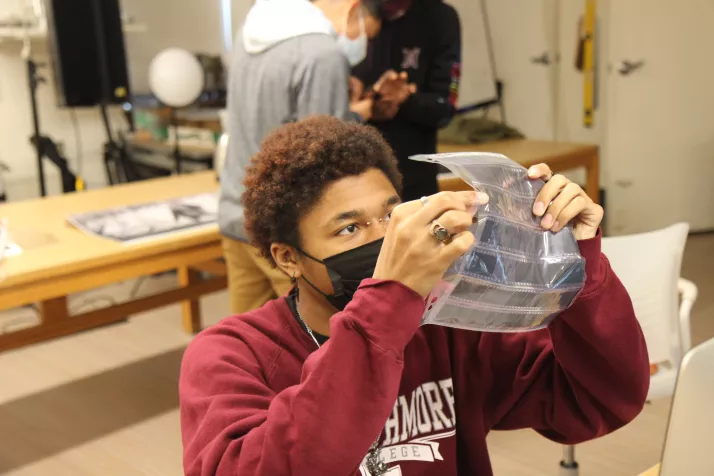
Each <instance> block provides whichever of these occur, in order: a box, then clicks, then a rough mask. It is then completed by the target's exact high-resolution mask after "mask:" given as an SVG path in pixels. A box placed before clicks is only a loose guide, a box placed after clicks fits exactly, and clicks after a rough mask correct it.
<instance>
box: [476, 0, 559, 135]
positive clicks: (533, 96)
mask: <svg viewBox="0 0 714 476" xmlns="http://www.w3.org/2000/svg"><path fill="white" fill-rule="evenodd" d="M553 5H554V0H486V9H487V12H488V19H489V23H490V26H491V35H492V41H493V55H494V60H495V63H496V73H497V76H498V78H499V79H501V80H502V81H503V82H504V93H503V94H504V109H505V113H506V120H507V121H508V123H509V124H512V125H514V126H516V127H517V128H518V129H520V130H521V132H523V133H524V134H525V135H526V136H527V137H529V138H531V139H542V140H552V139H553V138H554V130H555V129H554V116H553V112H554V108H553V106H554V97H553V92H554V91H553V86H554V82H553V79H554V74H555V71H556V70H555V69H554V68H553V65H554V64H555V62H556V51H555V48H554V46H555V45H554V38H553V36H554V35H553V32H554V29H553V23H552V17H553V11H554V10H553Z"/></svg>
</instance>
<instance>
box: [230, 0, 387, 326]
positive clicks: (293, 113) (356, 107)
mask: <svg viewBox="0 0 714 476" xmlns="http://www.w3.org/2000/svg"><path fill="white" fill-rule="evenodd" d="M384 2H385V0H315V1H312V2H311V1H309V0H257V1H256V2H255V4H254V5H253V7H252V8H251V10H250V11H249V13H248V16H247V17H246V20H245V23H244V24H243V28H242V30H241V31H240V32H239V33H238V36H237V40H236V41H235V43H234V51H233V57H232V61H231V64H230V69H229V73H230V82H229V87H228V133H229V139H228V151H227V155H226V160H225V164H224V166H223V170H222V171H221V196H220V202H219V210H218V223H219V226H220V230H221V234H222V235H223V249H224V256H225V259H226V264H227V268H228V282H229V293H230V301H231V311H232V312H233V313H236V314H241V313H244V312H247V311H249V310H252V309H255V308H258V307H260V306H262V305H263V304H264V303H265V302H267V301H268V300H270V299H272V298H274V297H276V296H280V295H283V294H285V293H286V292H287V291H288V290H289V288H290V286H291V284H290V278H289V277H288V276H286V275H285V274H284V273H283V272H282V271H280V270H278V269H275V268H273V267H272V265H271V264H270V263H269V262H268V261H267V260H265V259H264V258H261V257H260V256H259V255H258V252H257V250H256V249H255V248H254V247H252V246H251V245H250V244H249V243H248V235H247V233H246V231H245V227H244V222H243V206H242V205H241V195H242V193H243V190H244V186H243V179H244V175H245V169H246V168H247V167H248V165H249V163H250V158H251V157H252V156H253V155H255V154H256V153H257V152H258V150H259V148H260V144H261V142H262V140H263V138H264V137H266V136H267V135H268V133H270V132H271V131H273V130H274V129H276V128H278V127H280V126H281V125H282V124H285V123H288V122H292V121H296V120H299V119H301V118H304V117H307V116H313V115H320V114H326V115H332V116H336V117H339V118H342V119H345V120H351V121H359V120H362V121H367V120H369V119H370V117H371V113H372V106H373V101H372V99H370V98H369V97H362V94H361V91H354V92H353V93H352V94H350V91H349V86H348V85H349V83H350V67H352V66H355V65H357V64H359V63H360V62H361V61H362V60H363V59H364V57H365V56H366V54H367V43H368V39H369V38H374V37H375V36H376V35H377V33H378V32H379V30H380V28H381V15H380V11H381V8H382V4H383V3H384Z"/></svg>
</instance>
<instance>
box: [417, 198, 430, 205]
mask: <svg viewBox="0 0 714 476" xmlns="http://www.w3.org/2000/svg"><path fill="white" fill-rule="evenodd" d="M419 200H420V201H421V204H422V205H423V206H426V204H427V203H429V199H428V198H426V197H421V198H420V199H419Z"/></svg>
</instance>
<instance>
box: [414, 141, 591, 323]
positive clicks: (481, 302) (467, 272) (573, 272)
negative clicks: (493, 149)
mask: <svg viewBox="0 0 714 476" xmlns="http://www.w3.org/2000/svg"><path fill="white" fill-rule="evenodd" d="M411 159H412V160H418V161H422V162H432V163H437V164H440V165H443V166H444V167H446V168H448V169H449V170H451V172H453V173H454V174H455V175H457V176H458V177H460V178H461V179H463V180H464V181H465V182H466V183H468V184H470V185H471V186H472V187H473V188H474V189H477V190H479V191H481V192H484V193H486V194H487V195H488V196H489V202H488V204H487V205H485V206H484V207H482V208H480V209H479V211H478V216H477V220H476V222H475V223H474V225H473V226H472V228H471V232H472V233H473V234H474V236H475V237H476V243H475V244H474V246H473V247H472V248H471V249H470V250H469V251H468V252H466V253H465V254H464V255H463V256H462V257H461V258H459V259H458V260H457V261H456V262H454V263H453V264H452V266H451V267H450V268H449V269H448V271H447V272H446V274H445V275H444V278H443V279H442V280H441V282H440V283H439V284H438V285H437V286H436V288H435V289H434V290H433V291H432V292H431V294H430V295H429V298H428V303H427V309H426V311H425V312H424V316H423V318H422V324H438V325H442V326H449V327H456V328H460V329H468V330H475V331H492V332H523V331H531V330H536V329H542V328H544V327H546V326H547V325H548V324H549V323H550V322H551V321H552V320H553V319H554V318H555V317H556V316H557V315H558V314H559V313H560V312H562V311H563V310H565V309H567V308H568V307H569V306H570V305H571V304H572V303H573V301H574V300H575V299H576V298H577V296H578V294H579V293H580V290H581V289H582V287H583V284H584V283H585V259H584V258H583V257H582V256H580V252H579V250H578V243H577V241H576V240H575V237H574V236H573V233H572V229H571V228H570V227H565V228H563V229H562V230H561V231H559V232H558V233H553V232H550V231H547V230H543V229H542V228H540V218H539V217H536V216H535V215H534V214H533V212H532V209H533V203H534V201H535V198H536V197H537V196H538V192H539V191H540V189H541V188H542V187H543V184H544V182H543V181H542V180H530V179H528V177H527V171H526V169H525V168H524V167H522V166H520V165H519V164H517V163H516V162H514V161H512V160H511V159H509V158H508V157H506V156H504V155H501V154H491V153H481V152H463V153H452V154H430V155H417V156H413V157H411Z"/></svg>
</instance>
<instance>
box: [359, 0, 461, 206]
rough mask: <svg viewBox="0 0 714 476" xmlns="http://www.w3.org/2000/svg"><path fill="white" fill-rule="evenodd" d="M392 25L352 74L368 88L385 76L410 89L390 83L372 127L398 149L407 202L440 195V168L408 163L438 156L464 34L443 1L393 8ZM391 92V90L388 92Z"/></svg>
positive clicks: (405, 1) (452, 105)
mask: <svg viewBox="0 0 714 476" xmlns="http://www.w3.org/2000/svg"><path fill="white" fill-rule="evenodd" d="M388 15H389V17H388V18H389V19H390V21H385V22H384V23H383V25H382V30H381V31H380V33H379V34H378V35H377V36H376V37H375V38H374V39H373V40H372V41H371V43H370V47H369V52H368V54H367V58H366V60H365V61H363V62H362V63H361V64H360V65H358V66H357V67H356V68H355V69H354V70H353V74H354V75H355V76H356V77H357V78H358V79H359V80H360V81H362V83H364V84H365V85H366V86H367V88H366V89H367V90H369V89H370V86H374V85H375V84H379V83H380V78H383V75H384V73H385V71H387V72H388V71H390V70H394V71H396V72H397V73H402V74H403V73H406V75H407V76H408V79H409V82H410V83H411V84H412V85H413V87H414V88H413V89H412V91H413V90H414V89H416V92H415V93H413V94H410V93H411V91H410V90H409V86H410V85H408V84H406V83H404V82H398V83H396V84H392V83H389V84H388V86H389V89H390V90H391V91H389V92H388V91H383V90H380V88H378V87H373V89H374V90H375V92H377V93H378V94H377V101H376V102H375V106H374V110H373V116H372V124H373V125H374V126H376V127H377V128H378V129H379V130H380V132H382V135H383V136H384V138H385V139H387V142H388V143H389V145H391V146H392V148H393V149H394V151H395V153H396V155H397V159H398V161H399V168H400V170H401V172H402V174H403V176H404V191H403V199H404V200H413V199H416V198H420V197H422V196H428V195H431V194H434V193H436V192H437V191H438V184H437V179H436V175H437V173H438V166H437V165H436V164H427V163H423V162H414V161H410V160H408V158H409V156H410V155H414V154H428V153H434V152H436V141H437V131H438V129H439V128H441V127H444V126H446V125H447V124H448V123H449V121H450V120H451V118H452V116H453V114H454V111H455V109H456V100H457V97H458V83H459V77H460V71H461V28H460V23H459V17H458V14H457V13H456V10H454V8H453V7H451V6H450V5H448V4H446V3H444V2H443V1H442V0H413V1H412V0H398V1H393V2H391V3H390V12H388ZM385 89H386V88H385Z"/></svg>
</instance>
